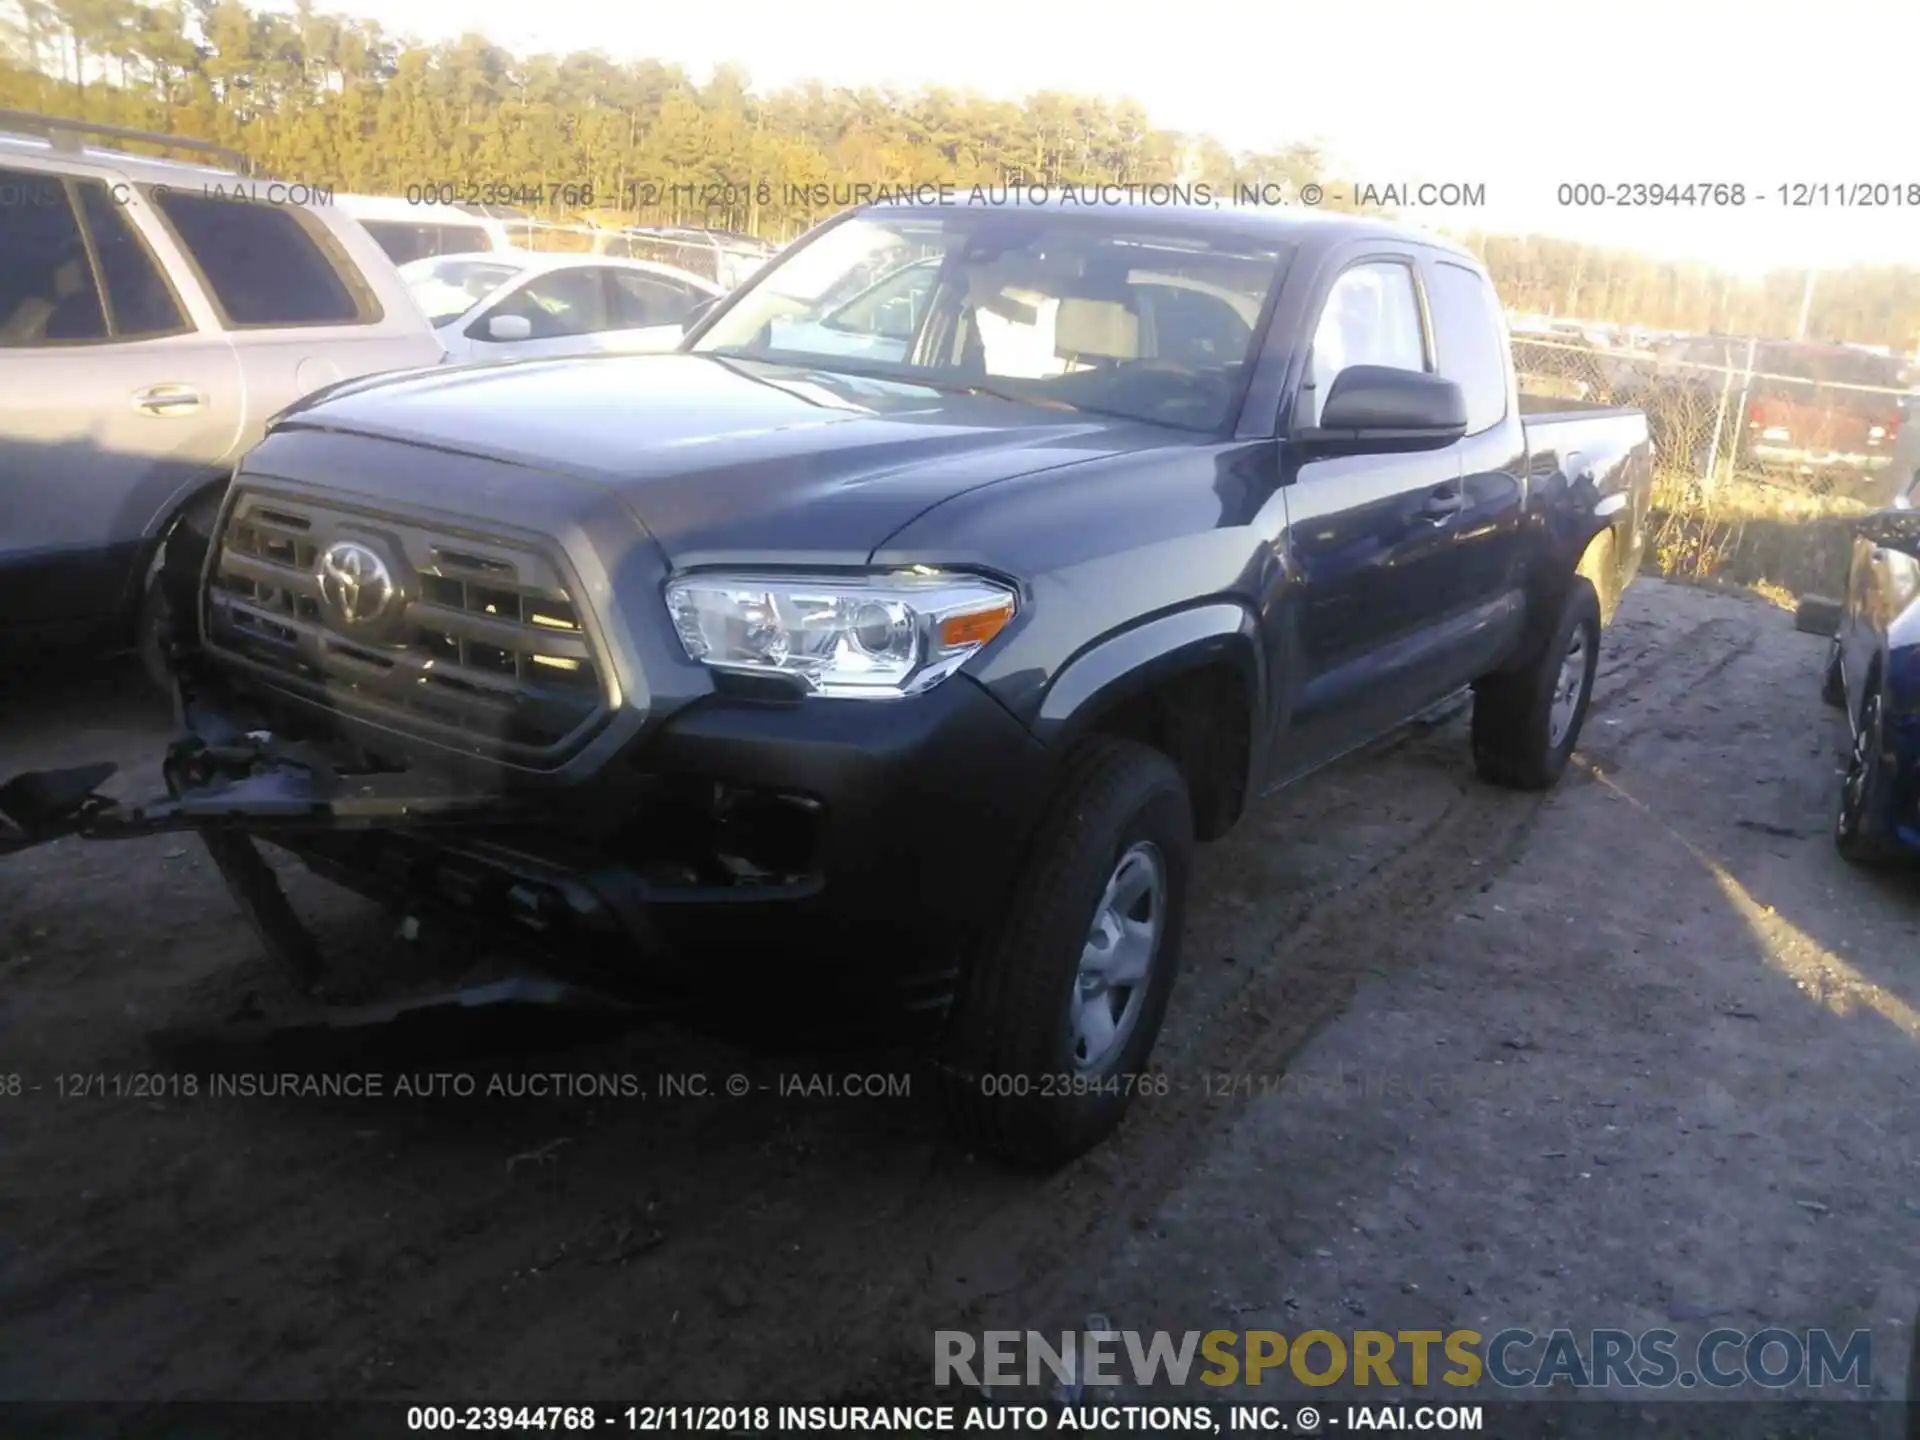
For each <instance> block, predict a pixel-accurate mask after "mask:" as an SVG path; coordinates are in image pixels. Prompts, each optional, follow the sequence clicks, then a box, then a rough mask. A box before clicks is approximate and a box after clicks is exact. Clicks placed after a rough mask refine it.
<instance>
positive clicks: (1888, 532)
mask: <svg viewBox="0 0 1920 1440" xmlns="http://www.w3.org/2000/svg"><path fill="white" fill-rule="evenodd" d="M1853 523H1854V529H1855V530H1856V531H1857V532H1858V533H1859V535H1860V537H1861V538H1862V539H1864V540H1867V541H1869V542H1871V543H1872V544H1874V545H1878V546H1879V547H1880V548H1881V549H1883V550H1898V551H1899V552H1900V553H1901V554H1903V555H1911V556H1913V557H1914V558H1915V559H1920V510H1909V509H1906V508H1904V507H1894V506H1888V507H1887V508H1886V509H1884V510H1870V511H1868V512H1867V513H1866V514H1865V515H1862V516H1861V517H1860V518H1859V519H1858V520H1856V521H1854V522H1853Z"/></svg>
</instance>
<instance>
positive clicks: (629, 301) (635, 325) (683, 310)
mask: <svg viewBox="0 0 1920 1440" xmlns="http://www.w3.org/2000/svg"><path fill="white" fill-rule="evenodd" d="M607 273H608V274H609V275H611V276H612V277H613V317H612V318H613V328H614V329H616V330H644V329H646V328H647V327H649V326H652V325H678V324H679V323H680V322H681V321H682V320H685V319H686V318H687V315H688V312H690V311H691V310H692V309H693V307H694V306H696V305H698V304H699V303H700V302H701V301H702V300H704V299H706V298H707V297H706V296H704V295H700V294H697V293H695V291H694V290H693V288H692V287H691V286H688V285H683V284H681V283H680V282H679V281H678V280H674V279H671V278H669V277H668V276H665V275H649V274H647V273H646V272H645V271H643V270H610V271H608V272H607Z"/></svg>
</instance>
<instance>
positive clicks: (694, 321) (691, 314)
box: [680, 298, 720, 335]
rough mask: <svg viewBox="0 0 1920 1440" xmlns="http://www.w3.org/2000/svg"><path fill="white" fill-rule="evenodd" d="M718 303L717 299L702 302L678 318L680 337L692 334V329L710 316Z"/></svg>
mask: <svg viewBox="0 0 1920 1440" xmlns="http://www.w3.org/2000/svg"><path fill="white" fill-rule="evenodd" d="M719 303H720V301H719V300H718V299H717V298H715V299H712V300H702V301H701V302H700V303H699V304H698V305H696V306H694V307H693V308H692V309H691V310H689V311H687V313H686V314H685V315H682V316H681V317H680V333H681V334H682V335H690V334H692V333H693V327H694V326H696V325H698V324H699V323H700V322H701V321H702V320H704V319H706V318H707V316H709V315H711V314H712V313H713V307H714V306H716V305H718V304H719Z"/></svg>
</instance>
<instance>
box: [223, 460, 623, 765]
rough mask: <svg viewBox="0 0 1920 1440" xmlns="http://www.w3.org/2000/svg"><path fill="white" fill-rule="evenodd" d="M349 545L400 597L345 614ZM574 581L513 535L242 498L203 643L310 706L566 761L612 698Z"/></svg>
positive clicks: (484, 748)
mask: <svg viewBox="0 0 1920 1440" xmlns="http://www.w3.org/2000/svg"><path fill="white" fill-rule="evenodd" d="M343 542H354V544H355V545H356V546H357V547H358V548H360V549H362V550H364V551H370V552H372V554H373V555H375V556H378V557H379V558H380V559H381V560H382V561H383V562H384V565H385V567H386V569H387V571H388V573H389V575H390V576H391V578H392V580H393V582H394V585H395V592H394V600H393V602H392V603H391V604H390V605H389V607H388V608H387V609H386V611H385V612H383V613H382V614H381V615H380V616H379V617H378V620H377V623H374V624H371V625H367V624H362V625H360V626H356V625H354V624H352V623H350V622H349V621H348V620H347V619H346V618H344V616H343V614H342V611H341V608H340V605H339V603H338V597H339V590H338V587H337V585H336V587H335V590H334V592H333V594H332V595H331V596H330V595H329V592H328V589H327V587H326V585H323V583H322V577H321V564H322V560H323V558H324V557H326V556H327V555H328V554H329V551H330V549H332V548H335V547H338V546H340V545H341V544H342V543H343ZM575 594H576V587H575V586H574V584H573V583H572V582H571V580H570V579H569V577H568V574H567V572H566V571H565V570H564V569H563V567H562V565H561V564H560V562H559V561H558V560H557V558H556V557H554V556H552V555H550V554H548V553H547V552H546V551H545V550H544V549H543V548H542V547H541V546H540V545H538V544H537V543H534V542H531V541H526V540H521V539H518V538H510V537H500V536H491V535H487V536H482V535H477V534H467V533H455V532H454V531H452V530H450V529H445V528H442V527H438V526H435V525H431V524H428V523H423V522H421V521H419V520H414V519H407V518H401V517H396V516H391V515H386V514H381V513H377V512H372V511H362V510H357V509H349V508H346V507H341V506H335V505H332V504H328V505H324V506H322V505H318V504H316V503H314V502H312V501H310V500H306V499H304V498H302V499H292V498H288V497H284V496H278V495H268V494H263V493H260V492H256V491H244V492H242V493H241V494H240V495H239V496H238V497H237V499H236V500H235V502H234V504H233V506H232V508H231V509H230V510H229V512H228V518H227V522H226V526H225V529H224V531H223V532H222V534H221V537H220V546H219V549H218V551H217V553H216V555H215V558H214V562H213V569H212V574H211V579H210V584H209V589H208V595H207V633H208V641H209V643H210V644H211V645H212V646H213V647H214V648H215V649H216V650H219V651H223V652H225V653H227V654H229V655H232V656H234V657H237V658H238V659H240V660H243V661H245V662H247V663H248V664H250V665H251V666H253V667H254V668H256V669H257V670H262V671H266V672H270V673H271V674H272V675H273V676H274V677H275V678H277V679H280V680H282V681H284V682H285V683H286V684H287V686H288V687H289V688H291V689H293V690H295V691H296V692H298V693H302V694H304V695H306V696H307V697H308V698H311V699H315V700H319V701H322V702H323V703H325V704H326V705H327V706H329V707H330V708H336V709H338V710H340V711H342V712H343V713H347V714H351V715H355V716H357V717H359V718H362V719H365V720H369V721H372V722H374V723H376V724H380V725H383V726H386V727H388V728H390V729H397V730H402V731H407V732H410V733H413V734H417V735H419V736H421V737H422V738H425V739H428V740H432V741H435V742H437V743H440V744H446V745H452V746H455V747H457V748H460V749H463V750H470V751H479V752H491V753H495V754H497V755H499V756H500V757H501V758H503V759H507V760H511V761H514V762H516V763H521V764H529V765H534V766H539V765H541V764H542V763H557V761H558V760H559V759H561V758H564V756H565V754H566V753H568V752H569V751H570V749H571V748H572V747H573V746H574V745H575V744H576V743H577V742H579V741H580V740H582V739H584V737H585V735H586V734H587V733H588V732H589V731H590V730H591V729H592V728H593V727H595V726H596V725H597V723H598V722H599V721H600V720H601V719H603V718H604V717H605V715H606V713H607V709H608V706H609V704H610V702H611V700H612V698H613V697H612V693H611V690H610V686H609V684H608V678H609V677H608V676H607V675H606V673H605V670H604V667H603V665H602V663H601V661H600V659H599V657H598V654H597V652H596V647H595V645H594V643H593V639H592V636H591V633H590V631H589V628H588V625H587V623H586V617H585V616H584V615H583V614H582V611H581V608H580V606H579V604H578V603H577V601H576V599H575Z"/></svg>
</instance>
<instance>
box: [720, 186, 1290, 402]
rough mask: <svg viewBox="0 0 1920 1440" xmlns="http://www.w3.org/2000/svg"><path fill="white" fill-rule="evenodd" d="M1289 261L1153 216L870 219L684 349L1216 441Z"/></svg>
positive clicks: (848, 225) (825, 239)
mask: <svg viewBox="0 0 1920 1440" xmlns="http://www.w3.org/2000/svg"><path fill="white" fill-rule="evenodd" d="M1284 258H1285V250H1284V248H1283V247H1281V246H1278V245H1276V244H1275V243H1274V242H1272V241H1271V240H1270V239H1267V238H1265V237H1257V236H1254V237H1250V236H1246V235H1235V234H1231V233H1222V234H1212V233H1196V232H1194V231H1192V230H1188V229H1185V228H1179V227H1175V226H1172V225H1168V226H1165V227H1164V228H1157V227H1156V226H1155V225H1154V223H1153V216H1152V214H1151V212H1145V213H1143V214H1141V216H1140V217H1139V218H1137V219H1136V218H1135V217H1134V216H1133V215H1131V214H1119V215H1116V214H1113V213H1112V212H1102V213H1099V214H1097V215H1095V214H1089V215H1080V216H1063V215H1058V214H1046V215H1036V214H1034V213H1031V212H1028V213H1025V214H1019V213H1008V212H1006V211H978V210H974V211H956V212H954V213H951V214H937V215H928V214H927V213H926V212H924V211H920V212H910V213H903V214H900V215H897V216H893V215H886V214H884V213H882V214H875V213H868V214H864V215H862V216H860V217H859V218H857V219H853V220H849V221H845V222H843V223H842V224H840V225H837V226H835V227H834V228H833V229H832V230H830V231H828V232H827V233H826V234H824V235H821V236H819V237H818V238H817V239H815V240H813V241H811V242H809V243H808V244H805V245H803V246H801V247H799V248H798V249H796V250H794V251H790V252H789V253H788V254H787V256H786V257H785V258H783V259H782V260H780V261H779V262H778V263H777V264H775V265H774V266H773V268H771V269H770V270H768V271H767V272H766V273H765V274H763V275H762V276H761V277H760V278H759V279H758V280H757V281H756V282H755V283H754V284H752V285H751V286H750V287H749V288H748V289H746V290H744V291H743V292H741V293H740V294H739V295H738V296H737V298H736V299H735V301H734V302H733V303H732V304H731V305H730V306H729V307H728V308H727V310H726V311H725V313H724V314H722V315H721V316H719V317H718V318H717V319H716V320H715V322H714V324H713V326H712V327H711V328H710V329H709V330H708V331H707V332H706V334H704V335H702V336H701V337H700V338H699V339H698V340H696V341H695V342H694V344H693V345H692V347H691V348H692V349H693V350H694V351H695V352H696V353H704V354H712V355H725V356H730V357H734V358H739V359H753V360H767V361H774V362H779V363H786V364H803V365H808V366H811V367H813V368H816V369H825V370H842V371H847V372H852V373H856V374H868V375H879V376H885V377H895V376H897V377H898V378H899V379H901V380H906V381H912V382H917V383H922V384H929V385H934V386H952V387H954V388H959V389H976V388H977V389H980V390H984V391H990V392H993V393H997V394H1005V395H1011V396H1013V397H1015V398H1018V399H1026V400H1033V401H1036V402H1039V403H1042V404H1055V405H1065V406H1069V407H1071V408H1074V409H1081V410H1088V411H1093V412H1097V413H1102V414H1113V415H1120V416H1125V417H1128V418H1133V419H1140V420H1150V421H1156V422H1159V423H1161V424H1166V425H1175V426H1179V427H1181V428H1183V429H1192V430H1205V431H1211V430H1216V429H1218V428H1220V426H1221V425H1223V424H1224V423H1225V421H1226V420H1227V418H1228V415H1229V412H1230V411H1231V409H1232V407H1233V404H1234V401H1235V398H1236V396H1237V394H1238V392H1239V387H1240V382H1241V377H1242V375H1243V373H1244V371H1245V369H1246V367H1247V365H1248V363H1249V362H1250V361H1251V359H1252V357H1253V351H1254V337H1255V336H1256V335H1257V334H1258V332H1259V325H1260V318H1261V316H1262V315H1263V314H1264V313H1265V310H1266V303H1267V297H1268V295H1269V294H1270V293H1271V292H1272V290H1273V287H1274V285H1275V283H1276V282H1277V281H1278V279H1279V276H1280V273H1281V262H1282V260H1283V259H1284Z"/></svg>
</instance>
